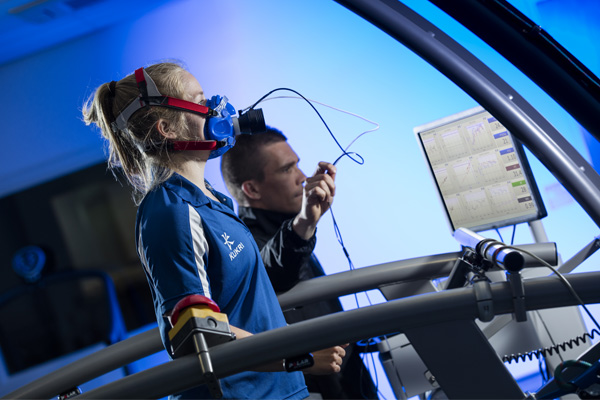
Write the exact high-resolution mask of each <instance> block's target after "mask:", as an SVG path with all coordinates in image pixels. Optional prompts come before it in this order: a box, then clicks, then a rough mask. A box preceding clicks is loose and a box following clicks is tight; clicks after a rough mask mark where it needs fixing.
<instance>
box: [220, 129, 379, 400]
mask: <svg viewBox="0 0 600 400" xmlns="http://www.w3.org/2000/svg"><path fill="white" fill-rule="evenodd" d="M298 161H299V159H298V156H297V155H296V153H295V152H294V151H293V150H292V148H291V147H290V145H289V144H288V143H287V138H286V137H285V136H284V135H283V134H282V133H281V132H280V131H278V130H277V129H274V128H268V129H267V132H266V133H263V134H256V135H240V136H238V137H237V143H236V145H235V146H234V147H233V148H232V149H231V150H229V151H228V152H227V153H225V155H223V157H222V159H221V172H222V173H223V178H224V180H225V184H226V185H227V189H228V190H229V193H230V194H231V195H232V196H233V197H234V198H235V200H236V201H237V202H238V206H239V207H238V214H239V216H240V218H241V219H242V221H243V222H244V223H245V224H246V225H247V226H248V228H249V229H250V231H251V232H252V235H253V236H254V239H255V240H256V242H257V244H258V247H259V249H260V251H261V256H262V259H263V261H264V264H265V267H266V269H267V273H268V275H269V278H270V280H271V283H272V284H273V287H274V288H275V291H276V292H277V293H282V292H285V291H287V290H289V289H291V288H292V287H293V286H294V285H296V284H297V283H298V282H300V281H303V280H307V279H311V278H315V277H319V276H323V275H325V273H324V272H323V268H322V267H321V265H320V264H319V261H318V260H317V258H316V257H315V256H314V255H313V254H312V253H313V250H314V247H315V244H316V236H315V233H316V228H317V223H318V222H319V220H320V219H321V217H322V216H323V215H324V214H325V212H326V211H327V210H329V208H330V207H331V203H332V202H333V198H334V196H335V174H336V168H335V166H334V165H332V164H331V163H327V162H320V163H319V166H318V168H317V170H316V172H315V174H314V175H313V176H312V177H310V178H307V177H306V175H304V173H303V172H302V171H301V170H300V169H299V168H298ZM339 311H343V309H342V307H341V305H340V303H339V301H338V300H337V299H334V300H329V301H323V302H319V303H316V304H313V305H307V306H304V307H302V308H300V309H296V310H290V311H287V312H285V313H284V315H285V318H286V321H287V322H288V323H294V322H298V321H302V320H305V319H310V318H314V317H318V316H322V315H326V314H330V313H335V312H339ZM346 353H347V355H346V357H345V359H344V363H343V365H342V370H341V372H340V373H339V374H336V375H329V376H311V375H306V376H305V378H306V383H307V386H308V389H309V391H310V392H311V393H320V394H321V396H322V397H323V398H324V399H361V398H369V399H374V398H377V391H376V388H375V386H374V384H373V382H372V380H371V377H370V375H369V372H368V371H367V370H366V368H365V367H364V364H363V362H362V360H361V358H360V356H359V354H358V352H357V351H356V349H355V348H354V346H350V347H348V348H347V349H346Z"/></svg>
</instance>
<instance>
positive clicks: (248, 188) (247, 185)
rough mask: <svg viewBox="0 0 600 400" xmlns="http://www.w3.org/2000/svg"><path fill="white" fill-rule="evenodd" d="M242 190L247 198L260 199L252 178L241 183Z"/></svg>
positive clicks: (257, 188)
mask: <svg viewBox="0 0 600 400" xmlns="http://www.w3.org/2000/svg"><path fill="white" fill-rule="evenodd" d="M242 192H244V194H245V195H246V197H247V198H248V199H249V200H260V198H261V195H260V190H259V187H258V185H257V184H256V182H255V181H254V180H249V181H245V182H244V183H242Z"/></svg>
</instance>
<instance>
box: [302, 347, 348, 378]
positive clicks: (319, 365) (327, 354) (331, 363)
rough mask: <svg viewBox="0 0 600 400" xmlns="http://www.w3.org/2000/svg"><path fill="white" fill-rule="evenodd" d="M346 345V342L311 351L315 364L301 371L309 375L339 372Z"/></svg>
mask: <svg viewBox="0 0 600 400" xmlns="http://www.w3.org/2000/svg"><path fill="white" fill-rule="evenodd" d="M346 347H348V343H346V344H345V345H343V346H334V347H330V348H328V349H323V350H319V351H313V353H312V355H313V358H314V360H315V365H313V366H312V367H310V368H307V369H305V370H304V371H303V372H304V373H306V374H310V375H329V374H334V373H338V372H340V370H341V365H342V361H343V358H344V356H345V355H346V350H344V349H345V348H346Z"/></svg>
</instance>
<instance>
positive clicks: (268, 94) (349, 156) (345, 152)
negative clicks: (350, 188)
mask: <svg viewBox="0 0 600 400" xmlns="http://www.w3.org/2000/svg"><path fill="white" fill-rule="evenodd" d="M279 90H288V91H290V92H292V93H295V94H297V95H298V96H300V97H301V98H302V99H303V100H304V101H306V102H307V103H308V104H309V105H310V106H311V107H312V109H313V110H314V111H315V112H316V113H317V115H318V116H319V118H320V119H321V122H323V125H325V128H327V131H328V132H329V134H330V135H331V137H332V138H333V141H334V142H335V144H337V146H338V147H339V148H340V149H341V150H342V156H347V157H348V158H350V159H351V160H352V161H354V162H355V163H357V164H359V165H362V164H363V163H364V159H363V158H362V157H360V156H359V157H360V161H359V160H356V159H354V158H352V156H351V155H350V154H356V153H348V152H347V151H346V150H345V149H344V148H343V147H342V145H341V144H340V142H338V140H337V139H336V137H335V135H334V134H333V132H331V129H330V128H329V125H327V122H325V119H323V117H322V116H321V113H319V110H317V109H316V107H315V106H314V105H313V104H312V102H311V101H310V100H308V99H307V98H306V97H304V96H303V95H301V94H300V93H299V92H297V91H295V90H294V89H289V88H277V89H273V90H271V91H270V92H268V93H267V94H265V95H264V96H262V97H261V98H260V99H258V100H257V101H256V102H255V103H254V104H252V105H251V106H250V107H248V108H246V109H244V110H242V111H246V110H251V109H253V108H254V107H256V106H257V105H258V104H259V103H260V102H261V101H263V100H264V99H266V98H267V97H269V96H270V95H271V94H273V93H275V92H277V91H279ZM357 155H358V154H357Z"/></svg>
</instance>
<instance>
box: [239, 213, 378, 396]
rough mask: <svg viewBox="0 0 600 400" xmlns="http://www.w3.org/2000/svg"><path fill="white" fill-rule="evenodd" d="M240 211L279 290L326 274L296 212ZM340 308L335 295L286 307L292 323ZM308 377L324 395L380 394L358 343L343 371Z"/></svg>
mask: <svg viewBox="0 0 600 400" xmlns="http://www.w3.org/2000/svg"><path fill="white" fill-rule="evenodd" d="M238 214H239V216H240V218H241V219H242V221H243V222H244V223H245V224H246V225H247V226H248V228H249V229H250V232H252V235H253V236H254V239H255V240H256V243H257V244H258V248H259V249H260V253H261V256H262V259H263V262H264V264H265V267H266V269H267V273H268V275H269V278H270V279H271V283H272V284H273V288H274V289H275V292H277V293H282V292H285V291H287V290H289V289H291V288H292V287H294V285H296V284H297V283H298V282H300V281H304V280H308V279H311V278H315V277H319V276H323V275H325V273H324V271H323V268H322V267H321V264H320V263H319V261H318V260H317V258H316V257H315V256H314V254H313V250H314V248H315V244H316V237H315V236H314V235H313V237H312V238H310V239H309V240H304V239H302V238H301V237H299V236H298V235H297V234H296V232H294V231H293V229H292V220H293V218H294V216H295V214H285V213H279V212H274V211H268V210H262V209H257V208H249V207H241V206H240V207H239V209H238ZM340 311H343V308H342V306H341V304H340V302H339V300H338V299H331V300H328V301H321V302H318V303H313V304H309V305H306V306H303V307H301V308H299V309H294V310H289V311H286V312H284V316H285V319H286V321H287V322H288V323H290V324H292V323H294V322H298V321H302V320H306V319H311V318H315V317H319V316H322V315H327V314H332V313H336V312H340ZM305 378H306V384H307V386H308V390H309V391H310V392H313V393H315V392H317V393H321V395H322V396H323V398H324V399H363V398H368V399H375V398H377V392H376V388H375V385H374V384H373V381H372V380H371V377H370V374H369V372H368V371H367V369H366V368H365V367H364V363H363V361H362V359H361V358H360V354H359V352H358V350H357V347H356V346H354V345H350V346H349V347H347V348H346V357H344V363H343V364H342V371H341V372H340V373H339V374H333V375H325V376H313V375H305Z"/></svg>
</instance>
